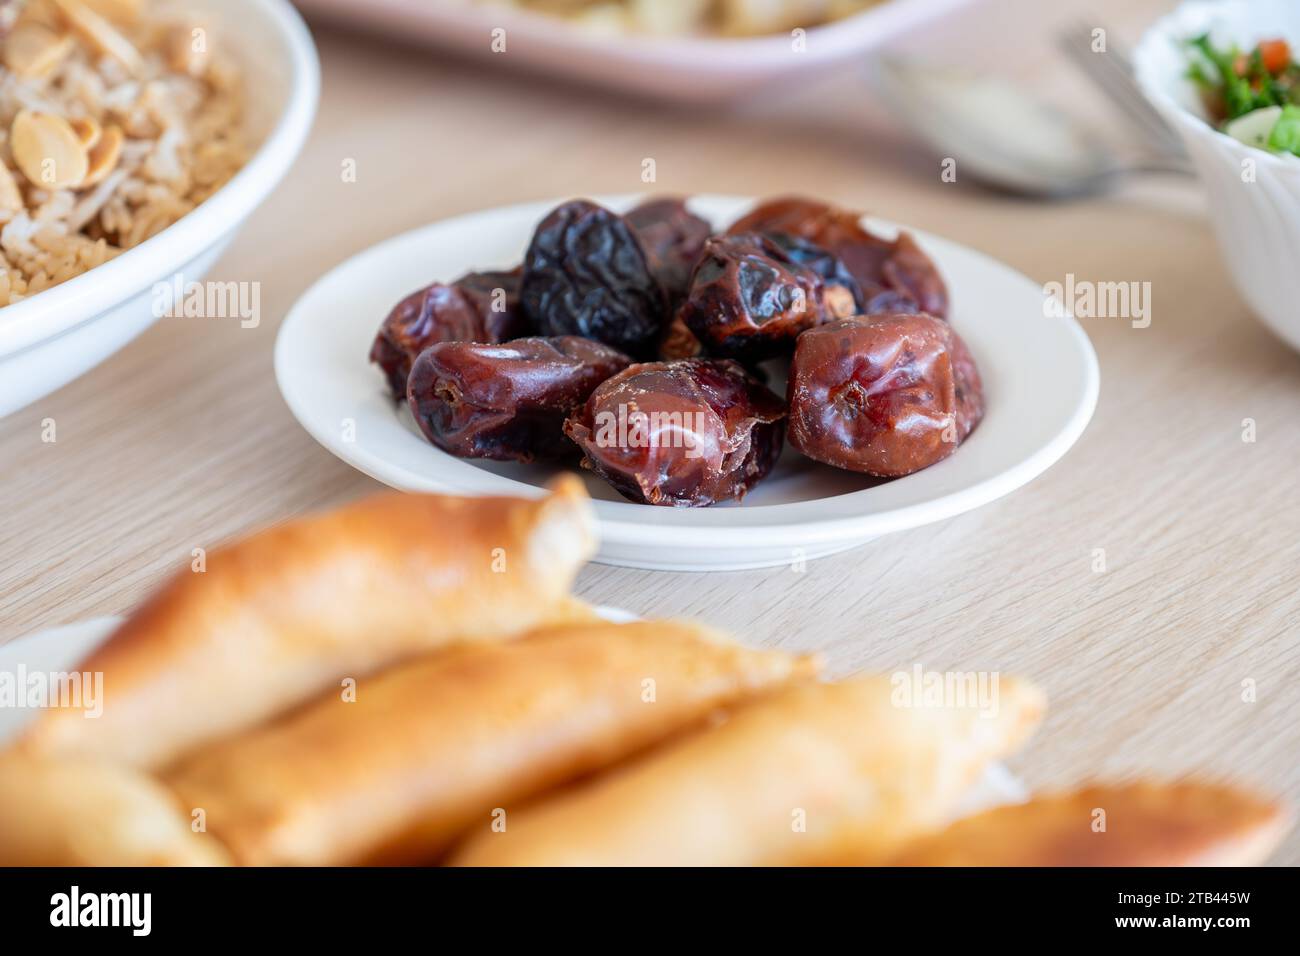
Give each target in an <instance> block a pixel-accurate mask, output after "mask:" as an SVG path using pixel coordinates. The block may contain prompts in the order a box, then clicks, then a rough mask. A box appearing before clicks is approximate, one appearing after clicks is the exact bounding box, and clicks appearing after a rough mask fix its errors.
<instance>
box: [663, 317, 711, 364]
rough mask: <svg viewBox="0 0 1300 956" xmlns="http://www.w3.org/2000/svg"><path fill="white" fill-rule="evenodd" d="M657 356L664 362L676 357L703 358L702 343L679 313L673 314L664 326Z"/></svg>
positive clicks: (674, 359) (676, 358)
mask: <svg viewBox="0 0 1300 956" xmlns="http://www.w3.org/2000/svg"><path fill="white" fill-rule="evenodd" d="M658 354H659V358H660V359H662V360H663V361H665V362H675V361H677V360H678V359H687V358H703V356H704V345H703V344H702V343H701V342H700V340H699V339H698V338H696V337H695V333H694V332H692V331H691V327H690V326H689V325H687V324H686V322H685V321H684V320H683V319H682V317H681V314H680V313H679V314H677V315H675V316H673V318H672V319H671V320H670V321H669V323H668V324H667V325H666V326H664V332H663V336H662V338H660V339H659V353H658Z"/></svg>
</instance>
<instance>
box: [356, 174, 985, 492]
mask: <svg viewBox="0 0 1300 956" xmlns="http://www.w3.org/2000/svg"><path fill="white" fill-rule="evenodd" d="M947 317H948V291H947V288H946V287H945V285H944V281H943V278H942V277H941V276H940V275H939V272H938V270H937V269H936V268H935V265H934V263H933V262H932V261H931V260H930V257H929V256H927V255H926V254H925V252H924V251H923V250H922V249H921V248H920V246H918V245H917V244H916V242H915V240H914V239H913V238H912V237H911V236H910V235H908V234H907V233H901V234H900V235H899V236H898V237H897V238H896V239H884V238H881V237H880V236H877V235H874V234H872V233H871V232H869V231H868V230H866V229H865V228H864V227H863V226H862V224H861V217H860V216H859V215H858V214H856V213H852V212H848V211H845V210H842V209H837V208H835V207H833V206H830V205H827V204H825V203H821V202H817V201H815V200H811V199H801V198H783V199H776V200H771V201H769V202H765V203H762V204H761V205H759V206H758V207H757V208H755V209H754V210H753V211H752V212H750V213H748V214H747V215H745V216H744V217H742V218H741V219H740V220H738V221H737V222H735V223H733V224H732V226H731V227H730V228H729V229H728V230H727V231H726V232H724V233H718V234H715V233H714V231H713V227H712V226H711V225H710V224H709V223H708V222H706V221H705V220H703V219H701V218H700V217H698V216H696V215H694V214H693V213H691V212H690V210H689V209H688V208H687V207H686V204H685V202H684V201H682V200H680V199H675V198H657V199H651V200H648V201H646V202H644V203H642V204H641V205H639V206H637V207H636V208H634V209H632V210H631V211H630V212H628V213H625V214H623V215H619V214H618V213H615V212H612V211H610V210H608V209H605V208H604V207H602V206H598V205H596V204H595V203H592V202H588V201H587V200H584V199H575V200H572V201H570V202H566V203H564V204H562V205H560V206H558V207H557V208H555V209H554V210H552V211H551V212H550V214H549V215H547V216H546V218H545V219H543V220H542V221H541V223H540V224H539V225H538V226H537V229H536V231H535V232H534V233H533V237H532V241H531V242H530V243H529V245H528V250H527V252H526V253H525V255H524V261H523V263H522V264H521V265H519V266H518V267H517V268H515V269H513V270H511V271H508V272H471V273H469V274H467V275H465V276H462V277H461V278H459V279H456V280H455V281H453V282H450V283H444V282H435V283H433V284H432V285H430V286H428V287H426V288H424V289H420V290H419V291H417V292H413V293H412V294H411V295H409V296H407V297H406V298H404V299H403V300H402V301H401V302H399V303H398V304H397V305H396V306H395V307H394V308H393V310H392V312H390V313H389V314H388V316H387V318H385V319H384V322H383V324H382V326H381V327H380V330H379V335H378V336H377V338H376V339H375V342H374V346H373V347H372V349H371V352H370V358H371V361H373V362H375V363H376V364H378V365H379V367H380V368H381V369H382V370H383V372H384V374H385V376H386V377H387V380H388V386H389V388H390V390H391V391H392V393H393V397H394V398H395V399H396V400H397V401H399V402H401V401H406V402H407V403H408V405H409V407H410V409H411V412H412V414H413V415H414V416H415V420H416V422H417V423H418V424H419V426H420V429H421V430H422V431H423V432H424V434H425V435H426V436H427V437H428V439H429V441H431V442H432V443H433V444H434V445H436V446H437V447H439V448H441V449H442V450H444V451H446V452H448V453H450V454H453V455H457V456H460V457H464V458H490V459H496V460H504V461H521V462H531V461H536V460H576V459H579V458H580V459H581V461H582V464H583V466H584V467H586V468H588V469H590V470H591V471H593V472H595V473H596V474H598V475H600V476H601V477H602V478H604V479H605V480H606V481H608V482H609V483H610V485H612V486H613V487H614V488H616V489H617V490H618V491H619V492H620V493H621V494H622V495H624V496H625V497H627V498H629V499H631V500H633V501H638V502H645V503H648V504H658V505H677V506H698V505H711V504H714V503H716V502H719V501H729V500H738V499H740V498H742V497H744V495H745V493H746V492H747V491H749V489H750V488H752V487H753V486H754V485H755V484H756V483H758V482H759V481H761V480H762V479H763V478H764V477H766V476H767V475H768V473H769V472H771V470H772V467H773V465H774V464H775V463H776V460H777V458H778V457H779V456H780V454H781V449H782V445H783V443H784V442H785V441H786V439H787V438H788V440H789V442H790V445H791V446H792V447H793V448H795V449H796V450H798V451H799V452H801V453H802V454H804V455H806V456H807V457H809V458H812V459H815V460H816V461H819V462H823V463H825V464H827V465H832V466H834V467H836V468H844V469H847V470H849V471H856V472H860V473H862V474H865V475H872V476H875V477H883V478H897V477H901V476H903V475H908V474H911V473H912V472H914V471H918V470H920V469H922V468H925V467H927V466H929V465H932V464H934V463H935V462H937V461H939V460H941V459H943V458H946V457H947V456H948V455H950V454H952V452H953V450H954V449H956V447H957V446H958V445H959V444H960V443H961V442H962V441H964V440H965V438H966V436H967V435H969V434H970V433H971V430H972V429H974V428H975V426H976V425H977V424H979V421H980V418H981V417H982V416H983V414H984V396H983V390H982V386H981V384H980V376H979V371H978V370H977V369H976V367H975V361H974V359H973V358H972V357H971V354H970V352H969V351H968V350H967V348H966V344H965V343H964V342H963V341H962V340H961V338H960V337H959V336H958V335H957V333H956V332H954V331H953V330H952V328H951V327H950V326H949V325H948V321H947ZM771 360H777V361H781V362H786V363H788V374H787V376H786V377H787V382H788V387H787V390H786V395H785V397H784V398H782V397H780V396H778V395H777V394H775V393H774V392H773V391H772V390H771V389H769V388H768V387H767V385H765V384H764V382H765V381H766V380H767V377H766V375H765V373H764V372H763V370H762V369H760V367H759V363H763V362H768V361H771Z"/></svg>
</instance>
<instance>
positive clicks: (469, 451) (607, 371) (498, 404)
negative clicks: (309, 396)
mask: <svg viewBox="0 0 1300 956" xmlns="http://www.w3.org/2000/svg"><path fill="white" fill-rule="evenodd" d="M629 364H631V359H629V358H628V357H627V356H626V355H624V354H623V353H621V352H619V351H617V350H615V349H612V348H610V347H609V346H608V345H604V344H602V343H600V342H594V341H592V340H591V339H584V338H580V337H578V336H576V335H562V336H559V337H556V338H540V337H537V338H524V339H514V340H513V341H510V342H506V343H503V344H498V345H489V344H481V343H472V342H441V343H439V344H437V345H433V346H430V347H429V348H428V349H426V350H425V351H423V352H421V353H420V357H419V358H417V359H416V360H415V364H414V365H413V366H412V367H411V375H410V379H409V381H408V383H407V396H408V401H409V402H410V406H411V414H412V415H414V416H415V420H416V422H417V423H418V424H419V426H420V430H421V431H423V432H424V434H425V436H426V437H428V439H429V441H431V442H433V444H435V445H437V446H438V447H439V448H441V449H442V450H443V451H445V452H448V453H449V454H452V455H457V456H459V457H461V458H494V459H497V460H499V461H523V462H528V461H533V460H534V459H538V458H564V457H570V456H572V455H574V454H575V451H576V450H575V449H574V447H573V443H572V442H570V441H569V439H567V438H566V437H565V436H564V420H565V418H566V417H567V416H568V415H569V414H570V413H571V412H572V411H573V410H574V409H576V408H578V406H580V405H581V404H582V403H583V402H584V401H586V400H587V397H588V396H589V395H590V394H591V392H592V390H593V389H594V388H595V387H596V386H597V385H599V384H600V383H601V382H603V381H604V380H605V379H607V378H609V377H610V376H611V375H613V374H615V373H616V372H619V371H622V370H623V369H625V368H627V366H628V365H629Z"/></svg>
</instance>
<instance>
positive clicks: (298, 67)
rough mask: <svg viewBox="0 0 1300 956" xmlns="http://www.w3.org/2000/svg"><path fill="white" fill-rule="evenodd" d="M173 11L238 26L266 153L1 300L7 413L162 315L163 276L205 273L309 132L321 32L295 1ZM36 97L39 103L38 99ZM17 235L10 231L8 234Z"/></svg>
mask: <svg viewBox="0 0 1300 956" xmlns="http://www.w3.org/2000/svg"><path fill="white" fill-rule="evenodd" d="M74 9H76V8H75V7H74ZM145 9H146V10H147V9H148V8H145ZM168 9H169V10H172V11H173V12H174V11H175V10H177V9H180V10H184V11H185V12H186V14H187V15H189V14H193V15H194V16H195V18H196V22H199V21H200V20H201V21H202V22H205V23H212V24H217V25H221V24H228V25H229V27H228V31H229V32H228V33H226V34H225V35H226V36H227V37H229V42H227V44H226V45H225V47H223V49H225V50H228V52H229V56H230V58H231V60H232V61H233V62H234V64H235V70H236V72H237V73H238V74H240V75H239V76H238V77H237V82H239V83H240V84H242V85H243V86H244V87H245V89H246V91H247V102H246V107H245V109H244V127H245V133H246V137H247V141H248V143H249V145H250V147H253V148H254V149H255V151H254V152H253V153H252V155H251V157H250V158H249V159H248V162H247V163H246V164H245V165H244V166H243V167H242V168H241V169H240V170H239V172H237V173H236V174H235V175H234V177H233V178H231V179H230V181H229V182H227V183H226V184H225V185H224V186H222V187H221V188H220V189H218V190H217V191H216V192H215V193H213V194H212V195H211V196H210V197H208V198H206V199H205V200H204V201H203V202H201V203H200V204H199V205H198V206H197V207H196V208H194V209H193V210H192V211H190V212H188V213H186V214H184V215H183V216H182V217H181V218H180V219H179V220H178V221H176V222H175V223H174V224H172V225H170V226H168V227H167V228H165V229H163V230H162V231H161V232H158V233H157V234H156V235H153V236H152V237H151V238H147V239H144V240H143V241H141V242H139V243H138V244H136V245H133V246H132V247H131V248H128V249H126V250H125V251H124V252H122V253H121V254H119V255H116V256H115V257H113V258H110V259H108V261H105V262H103V263H102V264H99V265H94V266H93V268H92V269H91V270H90V271H88V272H83V273H81V274H80V275H74V276H72V277H71V278H68V279H67V280H66V281H63V282H60V283H59V284H57V285H54V286H53V287H52V288H45V289H44V290H43V291H38V292H35V293H34V294H31V295H28V296H27V297H25V298H18V297H17V296H15V301H13V302H12V304H9V305H6V306H5V307H4V308H3V310H0V416H4V415H7V414H9V413H10V412H13V411H15V410H16V409H19V408H22V407H23V406H24V405H26V404H28V403H29V402H32V401H34V400H36V399H37V398H40V397H41V396H43V395H46V394H48V393H50V392H52V391H54V390H55V389H57V388H60V387H61V386H63V385H65V384H67V383H68V382H69V381H71V380H72V379H74V378H76V377H77V376H79V375H81V374H82V373H84V372H85V371H86V370H88V369H90V368H92V367H93V366H95V365H97V364H98V363H99V362H101V361H103V360H104V359H105V358H107V357H108V356H109V355H111V354H113V353H114V352H115V351H117V350H118V349H119V348H121V347H122V346H123V345H125V344H126V343H127V342H129V341H131V340H132V339H133V338H135V337H136V336H137V335H139V334H140V333H141V332H143V331H144V330H145V329H146V328H148V327H149V326H150V325H152V324H153V323H154V322H156V321H157V320H158V318H159V317H160V315H161V313H160V312H159V311H158V309H157V308H156V306H157V301H156V300H157V295H156V294H155V291H156V290H155V285H156V284H157V283H163V282H165V283H171V282H172V281H173V278H174V277H175V276H178V275H179V276H182V277H183V281H184V282H185V283H189V282H197V281H199V280H201V279H202V278H203V276H204V274H205V273H206V272H207V271H208V269H209V268H210V267H211V265H212V263H213V262H214V261H215V260H216V259H217V257H218V256H219V255H220V254H221V253H222V252H223V251H224V249H225V248H226V246H227V245H228V244H229V242H230V241H231V240H232V239H233V238H234V236H235V233H236V232H237V231H238V229H239V227H240V225H242V223H243V221H244V220H245V219H246V218H247V217H248V215H249V214H250V213H251V212H252V211H253V210H254V209H256V208H257V207H258V206H259V205H260V204H261V203H262V201H263V200H264V199H265V198H266V197H267V196H268V195H269V194H270V192H271V191H272V190H273V189H274V188H275V187H276V186H277V185H278V184H279V182H280V180H281V179H282V178H283V177H284V176H285V175H286V174H287V173H288V171H289V169H290V168H291V167H292V165H293V163H294V160H295V159H296V158H297V156H298V153H299V151H300V150H301V149H302V146H303V143H304V142H305V141H306V138H307V133H308V131H309V129H310V128H311V123H312V118H313V116H314V115H315V110H316V101H317V96H318V91H319V85H320V80H319V66H318V64H317V61H316V52H315V48H314V46H313V45H312V40H311V36H310V34H309V33H308V32H307V29H306V27H305V26H304V24H303V22H302V20H301V19H300V18H299V16H298V15H297V13H296V12H295V11H294V10H293V8H292V7H291V6H290V5H289V4H288V2H287V0H186V2H185V3H184V4H181V5H180V6H179V7H178V6H172V7H169V8H168ZM214 31H216V28H215V27H214ZM217 32H219V31H217ZM124 85H125V86H129V83H128V82H126V81H124ZM32 102H33V103H35V104H37V105H38V106H39V103H40V100H39V97H37V98H36V99H34V100H33V101H32ZM127 142H128V145H129V144H130V143H131V142H132V141H131V140H129V139H128V141H127ZM124 148H125V147H124ZM106 182H107V181H106ZM108 185H111V182H109V183H108ZM91 191H93V190H91ZM67 195H70V193H68V194H67ZM12 238H13V237H12V236H11V235H9V233H8V231H6V236H5V239H6V241H11V240H12ZM24 288H25V286H24ZM7 297H8V296H6V298H7Z"/></svg>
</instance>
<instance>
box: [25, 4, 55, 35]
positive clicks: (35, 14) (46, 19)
mask: <svg viewBox="0 0 1300 956" xmlns="http://www.w3.org/2000/svg"><path fill="white" fill-rule="evenodd" d="M28 23H36V24H39V25H40V26H43V27H48V28H49V29H51V30H53V31H54V32H55V33H63V32H65V31H66V28H65V27H64V23H63V15H62V14H61V13H59V11H58V10H57V9H55V7H54V2H53V0H27V2H26V3H24V4H23V8H22V9H21V10H19V11H18V26H23V25H24V24H28Z"/></svg>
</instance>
